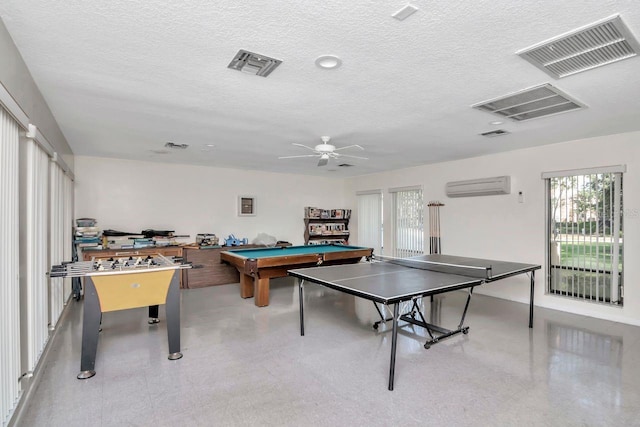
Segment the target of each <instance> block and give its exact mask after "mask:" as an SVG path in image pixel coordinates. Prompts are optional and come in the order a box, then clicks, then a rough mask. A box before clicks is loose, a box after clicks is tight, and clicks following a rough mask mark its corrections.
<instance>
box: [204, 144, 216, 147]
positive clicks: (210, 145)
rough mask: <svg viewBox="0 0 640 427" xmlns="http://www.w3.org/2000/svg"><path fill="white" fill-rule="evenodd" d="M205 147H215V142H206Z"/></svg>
mask: <svg viewBox="0 0 640 427" xmlns="http://www.w3.org/2000/svg"><path fill="white" fill-rule="evenodd" d="M204 146H205V147H209V148H213V147H215V144H204Z"/></svg>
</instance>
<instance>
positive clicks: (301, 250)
mask: <svg viewBox="0 0 640 427" xmlns="http://www.w3.org/2000/svg"><path fill="white" fill-rule="evenodd" d="M360 249H368V248H365V247H360V246H348V245H306V246H287V247H282V248H281V247H274V248H255V249H238V250H234V251H233V254H234V255H237V256H241V257H244V258H268V257H278V256H293V255H308V254H318V253H327V252H344V251H350V250H360Z"/></svg>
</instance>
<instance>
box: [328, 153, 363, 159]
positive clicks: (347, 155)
mask: <svg viewBox="0 0 640 427" xmlns="http://www.w3.org/2000/svg"><path fill="white" fill-rule="evenodd" d="M335 155H336V156H339V157H351V158H352V159H360V160H369V158H368V157H360V156H351V155H349V154H338V153H335Z"/></svg>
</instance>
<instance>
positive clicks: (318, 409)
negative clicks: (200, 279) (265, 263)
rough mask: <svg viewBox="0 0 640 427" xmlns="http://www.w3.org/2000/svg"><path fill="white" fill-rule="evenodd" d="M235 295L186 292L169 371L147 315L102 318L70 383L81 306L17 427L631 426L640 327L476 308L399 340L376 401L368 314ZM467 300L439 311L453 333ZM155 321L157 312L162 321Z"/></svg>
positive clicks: (331, 304) (446, 300)
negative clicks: (446, 331) (390, 379)
mask: <svg viewBox="0 0 640 427" xmlns="http://www.w3.org/2000/svg"><path fill="white" fill-rule="evenodd" d="M237 286H238V285H227V286H218V287H211V288H204V289H193V290H184V291H182V306H181V307H182V352H183V353H184V357H183V358H182V359H180V360H178V361H169V360H167V352H168V349H167V337H166V329H165V327H164V323H163V322H161V323H160V324H159V325H154V326H149V325H147V323H146V310H145V309H136V310H128V311H122V312H115V313H107V314H105V315H104V318H103V332H102V333H101V336H100V342H99V345H98V356H97V361H96V371H97V375H96V376H95V377H93V378H91V379H89V380H82V381H81V380H77V379H76V374H77V373H78V371H79V368H80V341H81V339H80V337H81V318H82V303H81V302H73V303H72V307H70V310H71V312H70V313H69V315H68V316H67V317H66V319H65V321H64V322H63V324H62V325H60V326H59V328H60V330H59V331H58V335H57V337H56V340H55V342H53V343H52V348H51V352H50V357H49V358H48V360H47V361H46V365H45V366H44V367H43V368H44V369H43V376H42V381H41V382H40V384H39V386H38V388H37V389H36V390H35V393H34V396H33V399H32V401H31V403H30V405H29V406H28V407H27V408H26V410H25V413H24V416H23V417H22V419H21V425H24V426H47V427H50V426H65V427H69V426H105V427H106V426H177V425H179V426H236V425H237V426H252V425H260V426H357V425H367V426H378V425H379V426H390V425H400V424H402V425H421V426H424V425H434V426H445V425H452V426H466V425H469V426H472V425H473V426H512V425H518V426H591V425H593V426H603V425H605V426H606V425H611V426H629V425H638V426H640V328H638V327H632V326H627V325H622V324H617V323H612V322H604V321H599V320H594V319H590V318H585V317H580V316H575V315H570V314H566V313H561V312H556V311H551V310H545V309H539V308H538V309H536V314H535V316H536V317H535V323H534V329H533V330H529V329H528V328H527V321H528V306H527V305H524V304H518V303H513V302H508V301H503V300H499V299H495V298H490V297H485V296H482V295H475V296H474V298H473V300H472V302H471V306H470V309H469V313H468V315H467V321H466V324H467V325H469V326H470V333H469V334H468V335H460V336H456V337H453V338H451V339H449V340H446V341H443V342H442V343H440V344H438V345H435V346H433V347H431V349H429V350H425V349H424V348H423V346H422V344H423V341H424V338H423V337H424V335H425V332H424V331H423V330H421V329H420V328H416V327H412V326H404V327H403V328H402V329H401V332H400V334H399V337H398V354H397V365H396V377H395V390H394V391H392V392H390V391H387V375H388V369H389V352H390V335H391V334H390V328H384V327H381V329H380V330H379V331H377V332H376V331H374V330H373V329H372V328H371V323H372V322H373V321H374V320H375V319H376V316H377V314H376V313H375V310H374V309H373V307H372V306H371V303H370V302H368V301H363V300H356V299H354V297H351V296H347V295H344V294H341V293H338V292H335V291H332V290H329V289H325V288H322V287H319V286H316V285H307V286H306V293H305V298H306V300H307V302H306V305H305V315H306V324H305V326H306V328H305V333H306V335H305V336H304V337H301V336H300V330H299V323H298V301H297V287H296V286H294V283H293V280H292V279H290V278H285V279H278V280H273V281H272V292H271V305H270V306H269V307H266V308H257V307H255V306H254V304H253V300H242V299H241V298H240V297H239V291H238V288H237ZM465 296H466V294H465V293H463V292H456V293H452V294H447V295H446V296H444V297H441V298H439V299H437V300H436V302H435V305H434V307H433V313H431V314H430V316H432V317H433V318H434V319H437V320H438V321H440V322H441V323H442V324H443V325H444V326H449V327H453V326H454V325H455V324H457V322H458V320H459V315H460V313H461V310H462V306H463V304H464V299H465ZM160 316H161V320H164V319H163V316H164V312H163V308H161V310H160Z"/></svg>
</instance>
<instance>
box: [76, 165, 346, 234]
mask: <svg viewBox="0 0 640 427" xmlns="http://www.w3.org/2000/svg"><path fill="white" fill-rule="evenodd" d="M75 176H76V181H75V184H76V185H75V191H76V193H75V200H76V206H75V217H76V218H80V217H90V218H96V219H97V220H98V226H99V227H100V228H101V229H115V230H122V231H128V232H140V231H141V230H144V229H147V228H153V229H156V230H175V231H176V234H189V235H191V240H190V241H195V237H196V234H197V233H215V234H216V236H218V237H220V238H221V239H222V238H225V237H227V236H228V235H229V234H231V233H233V234H235V236H236V237H238V238H244V237H247V238H248V239H249V241H251V240H253V239H254V238H255V237H256V236H257V234H258V233H267V234H269V235H272V236H275V237H276V238H277V239H278V240H287V241H289V242H291V243H293V244H303V243H304V222H303V217H304V207H305V206H317V207H321V208H327V209H335V208H350V207H349V206H345V200H344V181H343V180H342V179H329V178H321V177H310V176H300V175H289V174H277V173H267V172H257V171H244V170H237V169H223V168H208V167H201V166H187V165H170V164H161V163H152V162H139V161H128V160H116V159H107V158H97V157H83V156H76V159H75ZM239 195H243V196H255V197H256V205H257V215H256V216H245V217H240V216H238V215H237V203H238V201H237V198H238V196H239Z"/></svg>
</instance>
